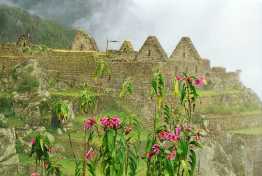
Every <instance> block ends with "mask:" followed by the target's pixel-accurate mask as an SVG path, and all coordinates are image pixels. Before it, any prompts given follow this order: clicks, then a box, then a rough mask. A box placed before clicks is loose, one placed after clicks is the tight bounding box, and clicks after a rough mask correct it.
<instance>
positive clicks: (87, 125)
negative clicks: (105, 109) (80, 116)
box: [84, 118, 96, 130]
mask: <svg viewBox="0 0 262 176" xmlns="http://www.w3.org/2000/svg"><path fill="white" fill-rule="evenodd" d="M95 124H96V120H95V118H90V119H86V120H85V121H84V129H86V130H88V129H90V128H92V127H93V126H94V125H95Z"/></svg>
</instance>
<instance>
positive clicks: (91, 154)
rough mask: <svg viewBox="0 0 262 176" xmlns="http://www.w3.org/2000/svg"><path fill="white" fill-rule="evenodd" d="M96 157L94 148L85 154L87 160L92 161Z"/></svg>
mask: <svg viewBox="0 0 262 176" xmlns="http://www.w3.org/2000/svg"><path fill="white" fill-rule="evenodd" d="M94 156H95V151H94V150H93V148H90V149H89V150H88V151H87V152H85V159H86V160H91V159H93V158H94Z"/></svg>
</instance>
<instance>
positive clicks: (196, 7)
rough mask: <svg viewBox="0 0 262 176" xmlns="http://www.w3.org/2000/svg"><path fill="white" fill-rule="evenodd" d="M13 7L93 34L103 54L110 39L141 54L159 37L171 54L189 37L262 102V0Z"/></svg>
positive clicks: (47, 0)
mask: <svg viewBox="0 0 262 176" xmlns="http://www.w3.org/2000/svg"><path fill="white" fill-rule="evenodd" d="M10 2H12V3H13V4H15V5H17V6H21V7H23V8H25V9H27V10H29V11H30V12H31V13H33V14H37V15H40V16H42V17H45V18H49V19H54V20H56V21H57V22H60V23H62V24H65V25H71V26H74V27H76V28H81V29H84V30H86V31H88V32H89V33H91V34H92V35H93V36H94V37H95V39H96V40H97V43H98V45H99V47H100V49H104V48H105V45H106V40H107V39H110V40H119V41H122V40H125V39H128V40H131V41H132V42H133V44H134V46H135V48H136V49H139V48H140V47H141V45H142V44H143V41H144V40H145V39H146V37H147V36H148V35H156V36H157V37H158V38H159V40H160V42H161V44H162V46H163V47H164V49H165V50H166V51H167V53H168V54H170V53H171V52H172V50H173V49H174V48H175V46H176V44H177V43H178V41H179V40H180V38H181V37H182V36H189V37H191V39H192V40H193V42H194V44H195V47H196V48H197V50H198V51H199V53H200V55H201V56H202V57H203V58H208V59H210V60H211V65H212V66H224V67H226V68H227V70H228V71H234V70H236V69H241V70H242V73H241V80H242V82H243V83H244V84H245V85H246V86H247V87H250V88H252V89H253V90H255V91H256V93H257V94H258V95H259V96H260V97H261V98H262V51H261V50H262V33H261V32H262V31H261V29H262V0H197V1H196V0H110V1H109V0H76V1H72V0H42V1H41V0H38V1H37V0H35V1H32V0H10V1H8V0H0V3H9V4H10ZM26 2H27V3H26ZM29 2H34V3H33V4H32V3H29ZM28 4H29V5H28ZM87 9H88V10H87ZM110 47H111V48H118V47H119V45H118V44H114V45H110Z"/></svg>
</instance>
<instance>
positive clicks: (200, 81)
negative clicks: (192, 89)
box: [176, 75, 207, 87]
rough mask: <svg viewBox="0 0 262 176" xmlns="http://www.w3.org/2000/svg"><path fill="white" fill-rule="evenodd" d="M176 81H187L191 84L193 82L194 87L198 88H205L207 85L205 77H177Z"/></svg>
mask: <svg viewBox="0 0 262 176" xmlns="http://www.w3.org/2000/svg"><path fill="white" fill-rule="evenodd" d="M176 80H177V81H182V80H186V81H190V82H191V81H192V80H193V83H194V85H195V86H197V87H203V86H204V85H206V84H207V81H206V78H205V77H204V76H200V77H198V78H193V77H190V76H189V77H183V76H180V75H177V76H176Z"/></svg>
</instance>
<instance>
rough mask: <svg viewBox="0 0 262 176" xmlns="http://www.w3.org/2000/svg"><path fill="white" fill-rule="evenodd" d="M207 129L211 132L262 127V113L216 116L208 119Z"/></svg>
mask: <svg viewBox="0 0 262 176" xmlns="http://www.w3.org/2000/svg"><path fill="white" fill-rule="evenodd" d="M208 121H209V124H208V127H209V128H210V129H212V130H217V131H221V130H236V129H244V128H255V127H261V126H262V113H261V112H260V113H257V114H253V115H248V114H247V115H245V116H241V115H239V116H229V115H225V116H216V117H209V118H208Z"/></svg>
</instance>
